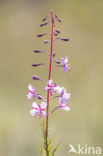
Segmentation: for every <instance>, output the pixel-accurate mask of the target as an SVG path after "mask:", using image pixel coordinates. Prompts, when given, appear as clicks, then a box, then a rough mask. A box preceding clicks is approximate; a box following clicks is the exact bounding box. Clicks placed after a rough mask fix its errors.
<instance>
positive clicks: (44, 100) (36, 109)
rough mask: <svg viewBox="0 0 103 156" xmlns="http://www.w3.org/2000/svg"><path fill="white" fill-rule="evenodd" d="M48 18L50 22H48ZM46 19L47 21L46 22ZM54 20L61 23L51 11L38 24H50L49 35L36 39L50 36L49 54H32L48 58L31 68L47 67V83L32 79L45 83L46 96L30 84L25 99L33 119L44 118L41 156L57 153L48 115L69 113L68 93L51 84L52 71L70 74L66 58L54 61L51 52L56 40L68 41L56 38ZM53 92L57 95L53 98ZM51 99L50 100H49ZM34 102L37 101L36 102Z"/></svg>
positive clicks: (40, 79)
mask: <svg viewBox="0 0 103 156" xmlns="http://www.w3.org/2000/svg"><path fill="white" fill-rule="evenodd" d="M49 17H50V20H49ZM47 19H48V21H46V20H47ZM55 20H57V22H60V23H61V22H62V21H61V19H59V17H58V16H57V15H55V13H54V11H53V10H50V13H49V15H48V16H46V17H45V18H43V20H42V22H44V23H42V24H40V27H43V26H46V25H49V24H50V28H51V33H47V32H46V33H42V34H39V35H37V37H45V36H46V35H47V34H48V35H50V52H47V51H45V50H34V51H33V52H34V53H35V54H37V55H40V54H41V53H44V54H47V55H48V56H49V64H45V63H43V62H40V63H33V64H32V67H33V68H34V67H36V68H37V67H39V66H44V67H48V69H49V70H48V82H46V81H45V80H44V79H43V78H41V77H39V76H36V75H34V76H33V77H32V79H33V80H34V81H41V82H43V83H45V82H46V84H47V85H46V86H45V88H44V91H46V92H47V96H46V97H44V96H43V95H41V94H39V93H37V91H36V88H35V87H33V86H32V85H31V84H30V85H29V86H28V94H27V98H28V99H29V100H30V101H31V103H32V110H31V111H30V114H31V115H32V116H34V117H37V116H39V119H41V118H42V117H43V116H44V117H45V120H43V122H42V125H41V128H42V143H43V144H42V146H41V148H40V155H41V156H43V155H42V154H43V152H44V155H45V156H54V155H55V152H56V151H57V149H58V147H59V144H57V145H56V147H55V148H53V147H52V144H53V142H54V141H55V139H56V137H54V138H53V139H51V140H49V135H48V130H49V115H51V114H53V113H54V112H55V111H56V110H59V111H60V112H61V111H62V110H65V111H69V110H70V108H69V107H68V100H69V98H70V97H71V94H70V93H67V92H66V89H65V88H64V87H60V86H59V85H57V83H53V82H52V81H53V80H52V78H51V74H52V71H53V70H54V69H55V70H56V68H57V67H58V68H63V70H62V71H63V73H66V74H67V73H69V72H70V64H68V61H69V60H68V56H66V57H65V58H63V57H62V58H61V59H60V60H58V59H55V56H56V54H55V53H54V52H53V51H54V50H53V43H54V41H55V40H56V39H59V40H61V41H65V42H67V41H69V39H68V38H62V37H57V38H56V36H57V35H60V34H61V31H60V30H58V29H57V28H55ZM48 42H49V40H44V43H48ZM54 63H56V64H57V65H55V66H53V67H52V64H54ZM54 92H55V93H56V94H57V95H55V96H54ZM50 97H51V98H50ZM55 99H58V103H59V105H56V106H55V107H54V108H53V110H50V102H52V101H53V100H55ZM36 100H38V101H37V102H36Z"/></svg>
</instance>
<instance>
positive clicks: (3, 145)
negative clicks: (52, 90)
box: [0, 0, 103, 156]
mask: <svg viewBox="0 0 103 156" xmlns="http://www.w3.org/2000/svg"><path fill="white" fill-rule="evenodd" d="M51 8H53V9H54V11H55V13H56V15H57V16H59V18H60V19H61V20H62V21H63V22H62V23H58V22H56V28H58V29H60V30H61V31H62V34H61V36H62V37H69V38H70V42H66V43H65V42H62V41H59V40H58V41H55V43H54V52H56V54H57V55H56V58H57V59H60V58H61V57H65V56H68V58H69V60H70V63H72V64H73V66H72V69H71V72H70V73H69V74H68V75H66V74H63V73H62V69H60V68H59V69H55V71H54V72H53V73H52V79H53V80H54V81H55V82H57V83H58V84H59V85H60V86H64V87H66V88H67V92H71V94H72V97H71V99H70V100H69V103H68V104H69V107H70V109H71V111H70V112H63V113H62V114H60V113H59V112H55V113H54V114H52V115H51V116H50V118H49V127H50V131H49V134H50V136H56V135H57V136H58V139H57V142H59V141H60V142H61V146H60V148H59V150H58V152H57V155H59V156H63V155H65V156H68V155H72V154H68V151H69V144H72V145H74V146H75V147H77V146H78V144H81V146H84V145H85V144H87V145H88V146H94V147H96V146H100V147H101V148H102V147H103V121H102V119H103V105H102V103H103V95H102V94H103V85H102V84H103V0H78V1H77V0H51V1H50V0H0V155H2V156H28V155H30V156H39V147H40V145H41V129H40V123H41V121H40V120H39V119H38V118H37V119H35V118H33V117H32V116H30V113H29V111H30V110H31V103H30V102H29V101H28V100H27V98H26V95H27V92H28V90H27V87H28V84H32V85H33V86H35V87H36V88H37V91H38V92H39V93H42V94H45V93H44V90H43V88H44V86H45V85H44V84H43V83H42V82H37V81H33V80H32V76H33V75H38V76H40V77H42V78H44V79H45V80H47V75H48V69H47V68H45V67H38V68H35V69H34V68H33V67H32V66H31V64H32V63H38V62H43V61H44V62H48V56H46V55H44V54H34V53H33V52H32V51H33V50H34V49H47V50H49V49H50V45H49V44H48V45H44V44H43V40H44V39H47V37H46V36H45V37H43V38H40V39H39V38H37V37H36V35H37V34H39V33H44V32H48V31H49V27H48V26H45V27H43V28H40V27H39V24H40V23H41V20H42V19H43V18H44V17H45V16H47V15H48V13H49V10H50V9H51ZM45 95H46V94H45ZM56 104H57V101H54V102H53V103H52V104H51V105H52V106H54V105H56ZM50 138H51V137H50Z"/></svg>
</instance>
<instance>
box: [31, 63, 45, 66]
mask: <svg viewBox="0 0 103 156" xmlns="http://www.w3.org/2000/svg"><path fill="white" fill-rule="evenodd" d="M41 65H44V63H38V64H32V66H33V67H38V66H41Z"/></svg>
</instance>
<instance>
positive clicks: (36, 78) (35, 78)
mask: <svg viewBox="0 0 103 156" xmlns="http://www.w3.org/2000/svg"><path fill="white" fill-rule="evenodd" d="M32 79H33V80H43V79H41V78H39V77H38V76H36V75H34V76H33V77H32Z"/></svg>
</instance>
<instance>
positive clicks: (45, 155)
mask: <svg viewBox="0 0 103 156" xmlns="http://www.w3.org/2000/svg"><path fill="white" fill-rule="evenodd" d="M44 156H47V154H46V149H45V148H44Z"/></svg>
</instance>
